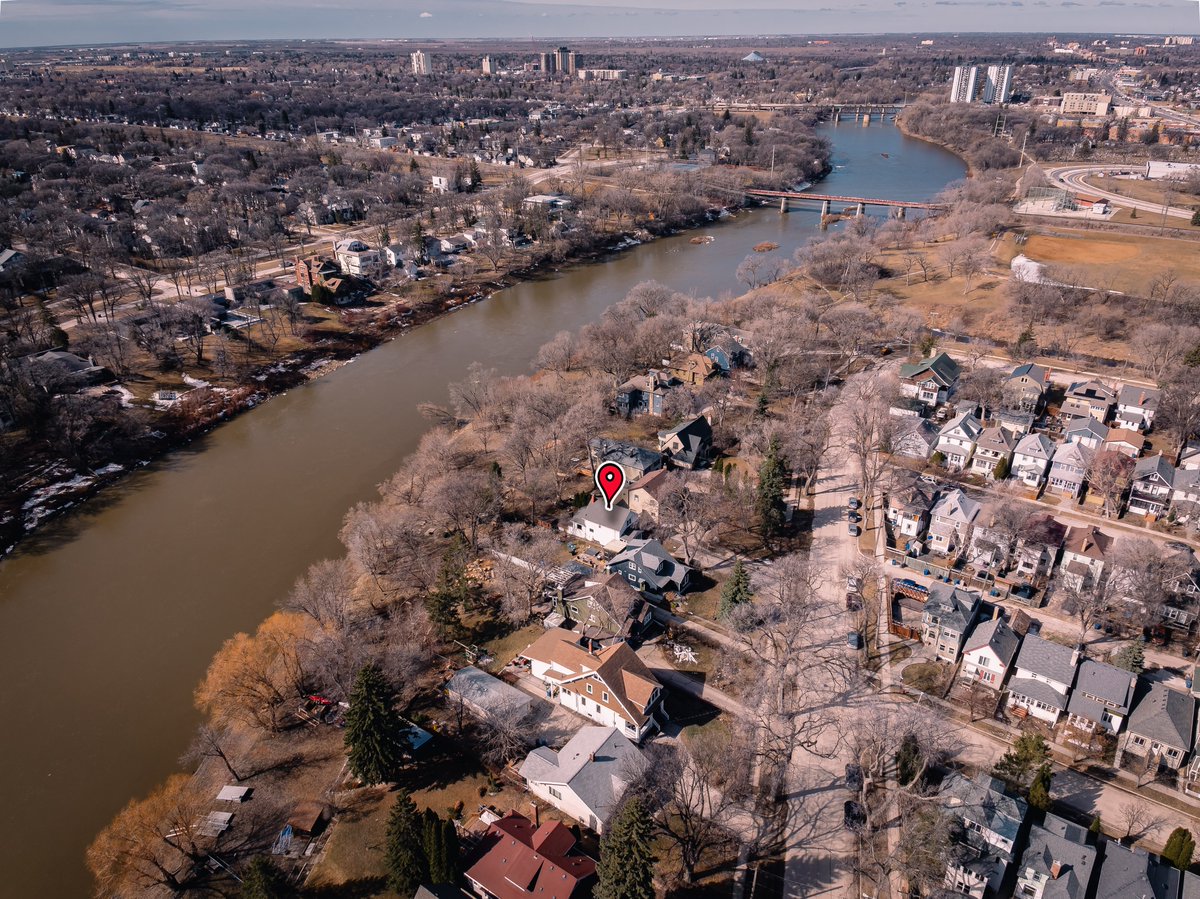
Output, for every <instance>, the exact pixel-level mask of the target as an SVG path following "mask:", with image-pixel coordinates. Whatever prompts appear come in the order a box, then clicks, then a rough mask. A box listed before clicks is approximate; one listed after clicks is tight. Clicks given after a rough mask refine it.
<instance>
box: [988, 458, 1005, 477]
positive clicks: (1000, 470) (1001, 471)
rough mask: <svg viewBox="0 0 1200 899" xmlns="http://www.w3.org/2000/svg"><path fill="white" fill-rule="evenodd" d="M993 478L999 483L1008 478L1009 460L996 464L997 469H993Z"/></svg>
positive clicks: (1002, 460)
mask: <svg viewBox="0 0 1200 899" xmlns="http://www.w3.org/2000/svg"><path fill="white" fill-rule="evenodd" d="M992 477H993V478H995V479H996V480H997V481H1003V480H1004V479H1005V478H1007V477H1008V460H1007V459H1001V460H1000V461H999V462H997V463H996V467H995V468H994V469H992Z"/></svg>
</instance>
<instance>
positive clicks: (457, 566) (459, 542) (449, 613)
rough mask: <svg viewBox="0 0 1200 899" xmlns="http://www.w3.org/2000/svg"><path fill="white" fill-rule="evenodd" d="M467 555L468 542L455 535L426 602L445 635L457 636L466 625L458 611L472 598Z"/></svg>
mask: <svg viewBox="0 0 1200 899" xmlns="http://www.w3.org/2000/svg"><path fill="white" fill-rule="evenodd" d="M467 555H468V554H467V549H466V540H465V539H464V538H463V536H462V535H461V534H455V535H454V539H453V540H451V542H450V545H449V546H448V547H447V548H446V552H445V553H444V554H443V555H442V567H441V568H439V569H438V576H437V582H436V583H435V584H434V585H433V590H432V591H431V592H430V593H429V595H428V596H426V598H425V607H426V608H427V609H428V611H429V617H430V618H432V619H433V621H434V623H435V624H437V626H438V627H440V628H441V629H442V632H443V633H445V634H454V633H456V632H457V630H458V628H459V627H460V626H461V624H462V621H461V619H460V618H459V613H458V610H459V609H460V608H461V607H462V605H463V604H464V603H466V602H467V600H468V599H470V597H471V585H470V583H469V582H468V581H467V566H466V559H467Z"/></svg>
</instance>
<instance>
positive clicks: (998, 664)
mask: <svg viewBox="0 0 1200 899" xmlns="http://www.w3.org/2000/svg"><path fill="white" fill-rule="evenodd" d="M998 611H999V610H997V612H998ZM1020 643H1021V638H1020V637H1018V636H1017V634H1016V632H1015V631H1013V629H1012V628H1011V627H1009V626H1008V624H1007V623H1005V621H1004V619H1003V618H1001V617H999V615H998V614H997V616H996V617H995V618H991V619H989V620H987V621H984V622H982V623H980V624H978V625H976V626H975V629H974V630H973V631H971V636H969V637H968V638H967V641H966V643H964V644H963V659H962V676H963V677H964V678H965V679H966V680H969V681H972V682H974V683H979V684H982V685H983V686H985V687H990V688H991V689H993V690H997V691H998V690H999V689H1000V687H1001V686H1002V685H1003V684H1004V679H1005V678H1006V677H1007V676H1008V669H1009V667H1010V666H1011V665H1012V662H1013V657H1014V656H1015V655H1016V654H1017V647H1018V646H1019V645H1020Z"/></svg>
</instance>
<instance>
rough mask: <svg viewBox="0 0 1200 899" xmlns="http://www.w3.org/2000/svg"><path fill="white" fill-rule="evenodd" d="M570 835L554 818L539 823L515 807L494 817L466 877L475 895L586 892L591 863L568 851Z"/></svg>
mask: <svg viewBox="0 0 1200 899" xmlns="http://www.w3.org/2000/svg"><path fill="white" fill-rule="evenodd" d="M574 848H575V837H574V835H573V834H572V833H571V831H570V830H568V829H567V828H566V826H564V825H563V824H562V822H560V821H550V822H547V823H545V824H543V825H542V826H541V827H536V828H535V827H534V825H533V822H532V821H530V820H529V819H528V818H526V817H525V816H524V815H521V814H519V813H517V812H509V813H508V814H507V815H505V816H504V817H503V818H501V819H500V820H499V821H496V822H494V823H493V824H492V825H491V826H490V827H489V828H488V829H487V832H486V833H485V834H484V835H483V839H482V841H481V842H480V844H479V853H480V854H479V855H478V858H477V860H476V862H475V864H473V865H472V866H471V867H470V869H469V870H468V871H467V880H468V881H470V884H471V888H472V890H473V891H474V892H475V894H476V895H477V896H479V897H480V899H580V897H582V896H588V895H590V894H591V881H592V879H593V878H594V877H595V874H596V863H595V862H594V861H592V859H590V858H587V857H586V856H582V855H570V854H569V853H570V852H571V850H572V849H574Z"/></svg>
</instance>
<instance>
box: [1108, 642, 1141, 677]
mask: <svg viewBox="0 0 1200 899" xmlns="http://www.w3.org/2000/svg"><path fill="white" fill-rule="evenodd" d="M1112 663H1113V666H1114V667H1116V668H1120V669H1121V670H1122V671H1129V672H1131V673H1132V674H1141V673H1142V670H1143V669H1144V668H1145V667H1146V650H1145V649H1143V648H1142V644H1141V643H1137V642H1134V643H1126V644H1125V645H1124V646H1122V647H1121V648H1120V649H1118V650H1117V651H1116V652H1114V653H1113V655H1112Z"/></svg>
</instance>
